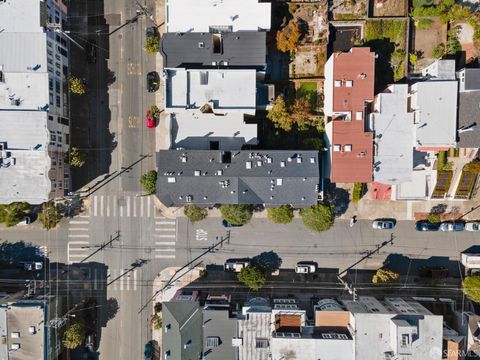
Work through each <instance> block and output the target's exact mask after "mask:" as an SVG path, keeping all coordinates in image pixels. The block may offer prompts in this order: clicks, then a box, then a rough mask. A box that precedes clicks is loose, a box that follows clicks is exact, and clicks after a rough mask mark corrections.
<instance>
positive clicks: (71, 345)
mask: <svg viewBox="0 0 480 360" xmlns="http://www.w3.org/2000/svg"><path fill="white" fill-rule="evenodd" d="M83 340H85V324H84V323H83V322H82V321H77V322H74V323H72V324H70V325H69V326H68V327H67V330H65V333H64V334H63V341H62V342H63V345H64V346H65V347H66V348H67V349H76V348H77V347H79V346H80V345H82V342H83Z"/></svg>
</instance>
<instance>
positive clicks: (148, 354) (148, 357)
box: [143, 341, 154, 360]
mask: <svg viewBox="0 0 480 360" xmlns="http://www.w3.org/2000/svg"><path fill="white" fill-rule="evenodd" d="M153 350H154V349H153V342H152V341H149V342H147V343H146V344H145V349H144V350H143V355H145V360H152V359H153Z"/></svg>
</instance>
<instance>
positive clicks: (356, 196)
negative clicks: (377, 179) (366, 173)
mask: <svg viewBox="0 0 480 360" xmlns="http://www.w3.org/2000/svg"><path fill="white" fill-rule="evenodd" d="M362 196H363V183H355V184H354V185H353V191H352V201H353V202H354V203H358V202H359V201H360V199H361V198H362Z"/></svg>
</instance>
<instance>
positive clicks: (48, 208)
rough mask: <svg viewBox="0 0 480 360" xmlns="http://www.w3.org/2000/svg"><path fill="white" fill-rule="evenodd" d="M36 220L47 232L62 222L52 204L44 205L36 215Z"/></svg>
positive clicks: (58, 212) (59, 214)
mask: <svg viewBox="0 0 480 360" xmlns="http://www.w3.org/2000/svg"><path fill="white" fill-rule="evenodd" d="M38 220H39V221H40V222H41V223H42V225H43V227H44V228H45V229H47V230H50V229H53V228H54V227H55V226H57V224H58V223H59V222H60V220H62V213H61V212H60V210H58V208H57V207H56V206H55V205H54V204H53V203H51V202H50V203H45V204H43V206H42V211H41V212H40V213H39V214H38Z"/></svg>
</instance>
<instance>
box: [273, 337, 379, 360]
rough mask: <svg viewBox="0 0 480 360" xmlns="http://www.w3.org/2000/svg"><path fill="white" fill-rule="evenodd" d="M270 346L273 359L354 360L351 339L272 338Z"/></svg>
mask: <svg viewBox="0 0 480 360" xmlns="http://www.w3.org/2000/svg"><path fill="white" fill-rule="evenodd" d="M270 346H271V351H272V358H273V359H292V360H293V359H296V360H301V359H332V360H354V359H355V357H354V353H355V351H354V341H353V340H352V339H348V340H337V339H322V338H292V337H273V338H272V340H271V345H270ZM370 346H372V344H370ZM357 359H368V357H366V358H357Z"/></svg>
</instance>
